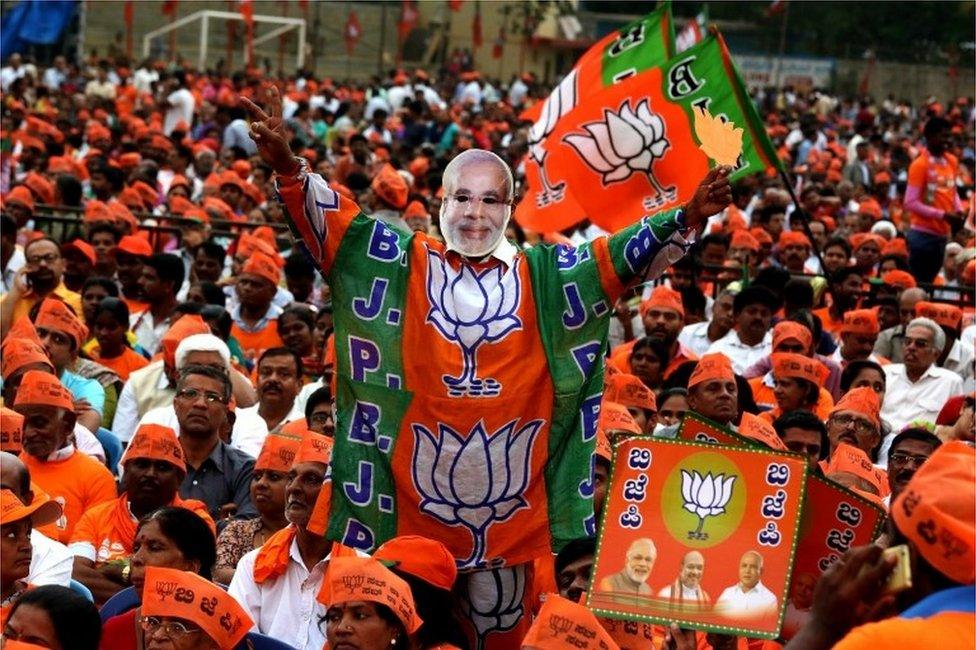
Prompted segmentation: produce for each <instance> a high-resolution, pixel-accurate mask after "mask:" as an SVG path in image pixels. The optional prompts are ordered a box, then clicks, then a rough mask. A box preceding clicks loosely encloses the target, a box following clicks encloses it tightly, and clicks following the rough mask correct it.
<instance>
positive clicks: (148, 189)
mask: <svg viewBox="0 0 976 650" xmlns="http://www.w3.org/2000/svg"><path fill="white" fill-rule="evenodd" d="M132 189H134V190H135V191H136V192H139V196H141V197H142V201H143V203H145V204H146V205H148V206H153V205H156V201H158V200H159V192H157V191H156V188H155V187H153V186H152V185H150V184H149V183H147V182H145V181H136V182H135V183H133V184H132Z"/></svg>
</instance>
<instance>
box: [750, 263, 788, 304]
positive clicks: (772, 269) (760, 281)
mask: <svg viewBox="0 0 976 650" xmlns="http://www.w3.org/2000/svg"><path fill="white" fill-rule="evenodd" d="M792 277H793V276H791V275H790V272H789V271H787V270H786V269H784V268H780V267H778V266H767V267H766V268H764V269H760V271H759V273H757V274H756V278H755V279H754V280H753V281H752V286H755V287H765V288H767V289H769V290H770V291H771V292H772V293H773V295H775V296H776V297H777V298H782V296H783V292H784V291H785V290H786V285H787V284H788V283H789V281H790V280H791V279H792ZM740 293H741V292H740ZM777 309H778V307H777ZM774 311H775V310H774Z"/></svg>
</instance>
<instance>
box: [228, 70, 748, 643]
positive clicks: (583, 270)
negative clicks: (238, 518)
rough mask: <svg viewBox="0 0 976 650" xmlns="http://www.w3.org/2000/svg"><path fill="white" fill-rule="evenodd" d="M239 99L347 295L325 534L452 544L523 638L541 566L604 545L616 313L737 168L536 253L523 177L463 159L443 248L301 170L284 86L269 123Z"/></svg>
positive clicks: (665, 262)
mask: <svg viewBox="0 0 976 650" xmlns="http://www.w3.org/2000/svg"><path fill="white" fill-rule="evenodd" d="M241 102H242V103H243V104H244V105H245V106H246V107H247V108H248V110H249V111H250V113H251V116H252V118H253V120H254V121H253V123H252V124H251V134H252V138H254V141H255V142H256V143H257V145H258V149H259V152H260V154H261V156H262V157H263V158H264V160H265V161H266V162H268V163H269V164H270V165H271V166H272V167H273V168H274V169H275V172H276V174H277V179H276V180H277V186H278V191H279V194H280V198H281V200H282V201H283V203H284V205H285V208H286V213H287V216H288V218H289V220H290V223H291V225H292V227H293V230H294V232H295V233H296V235H298V236H299V237H300V239H301V240H302V243H303V245H304V248H305V249H306V252H307V253H308V254H310V256H311V257H312V259H314V260H315V261H316V263H317V264H318V265H319V267H320V269H321V271H322V273H323V275H324V277H325V279H326V281H327V282H328V284H329V286H330V287H331V288H332V300H333V316H334V323H335V346H336V359H337V368H336V374H337V391H336V412H337V425H336V437H335V443H336V449H335V457H334V461H333V476H334V480H335V483H334V484H335V485H336V489H335V491H334V493H333V499H332V505H331V512H330V517H329V531H328V536H329V537H330V538H331V539H335V540H337V541H340V542H341V543H342V544H344V545H346V546H351V547H354V548H358V549H362V550H367V551H368V550H372V549H375V548H376V547H377V546H378V545H379V544H381V543H382V542H384V541H385V540H387V539H390V538H391V537H394V536H396V535H410V534H419V535H424V536H428V537H433V538H435V539H438V540H440V541H442V542H443V543H444V544H445V546H447V547H448V549H449V550H450V551H451V553H452V554H453V555H454V557H455V559H456V560H457V563H458V567H459V569H460V570H461V571H462V577H461V580H462V587H461V588H462V591H463V592H464V598H465V599H466V607H467V613H468V614H469V619H470V620H471V622H472V624H473V627H474V628H475V632H476V635H477V637H478V638H479V640H480V641H484V640H487V641H488V644H489V647H493V645H494V644H495V643H498V644H499V645H500V646H501V645H505V644H507V643H510V642H514V641H515V640H516V639H518V640H520V639H521V638H522V636H524V634H525V631H526V627H527V621H524V622H525V623H526V626H525V627H523V626H522V625H521V624H519V623H517V621H519V620H520V619H522V618H523V616H524V614H525V612H526V609H525V602H527V601H526V600H525V599H523V598H522V596H523V595H524V594H527V592H528V590H526V589H525V584H526V583H527V582H529V583H530V582H531V576H528V575H527V573H528V572H530V571H531V570H530V569H528V567H530V566H531V562H532V560H533V559H534V558H536V557H540V556H543V555H545V554H547V553H550V552H551V549H553V548H554V549H559V548H561V547H562V546H563V545H564V544H565V543H567V542H568V541H569V540H571V539H575V538H578V537H583V536H587V535H592V534H593V533H594V531H595V523H596V522H595V518H594V516H593V503H592V496H593V486H594V483H593V478H592V463H591V457H592V455H593V452H594V444H595V435H596V423H597V417H598V412H599V405H600V394H601V392H602V391H601V389H602V383H603V357H604V354H605V351H606V346H607V328H608V325H609V321H610V318H611V317H612V311H613V305H614V304H615V302H616V300H617V298H618V297H619V296H620V295H621V294H622V292H623V291H624V290H625V289H626V288H627V287H629V286H631V285H633V284H634V283H637V282H642V281H646V280H648V279H650V278H654V277H657V276H659V275H660V274H661V273H662V272H663V271H664V270H665V269H666V268H667V267H668V266H669V265H670V264H671V263H673V262H674V261H676V260H677V259H680V257H681V256H682V255H683V254H684V252H685V250H686V248H687V246H688V242H689V240H690V239H691V238H693V234H694V233H695V231H696V230H699V229H700V228H701V227H702V225H703V224H704V223H705V220H706V219H707V218H708V216H710V215H712V214H715V213H717V212H719V211H720V210H722V209H723V208H724V207H725V206H726V205H728V203H729V202H730V201H731V190H730V188H729V183H728V173H729V171H730V170H729V169H726V168H720V169H714V170H712V171H711V172H709V174H708V175H707V176H706V177H705V178H704V179H703V180H702V182H701V185H700V186H699V187H698V189H697V190H696V193H695V195H694V197H693V198H692V199H691V200H690V201H689V202H688V203H687V204H686V205H685V206H683V207H680V208H676V209H673V210H669V211H666V212H662V213H660V214H658V215H655V216H647V217H644V218H643V219H640V220H639V221H638V222H637V223H635V224H634V225H632V226H630V227H628V228H626V229H624V230H623V231H621V232H619V233H617V234H616V235H614V236H612V237H608V238H601V239H597V240H595V241H593V242H590V243H586V244H584V245H582V246H580V247H579V248H575V249H573V248H569V247H566V246H537V247H533V248H532V249H530V250H527V251H520V250H518V249H516V248H515V247H514V246H513V245H512V244H511V243H509V242H508V241H507V240H505V239H504V233H505V227H506V224H507V223H508V220H509V218H510V216H511V212H512V203H513V199H514V182H513V178H512V173H511V170H510V169H509V167H508V165H507V164H506V163H505V162H504V161H503V160H502V159H501V158H499V157H498V156H496V155H495V154H493V153H491V152H489V151H483V150H476V149H473V150H469V151H465V152H463V153H462V154H460V155H458V156H457V157H456V158H454V159H453V160H452V161H451V162H450V163H449V164H448V165H447V167H446V169H445V170H444V174H443V185H444V187H443V189H444V195H445V196H444V202H443V205H442V207H441V210H440V229H441V232H442V233H443V235H444V239H445V244H441V243H440V242H437V241H434V240H432V239H430V238H429V237H427V236H426V235H425V234H423V233H411V234H405V233H399V232H396V231H394V230H393V229H391V228H390V227H388V226H386V225H385V224H384V223H382V222H380V221H378V220H375V219H371V218H370V217H368V216H367V215H365V214H363V213H362V211H361V210H360V208H359V207H358V206H357V205H355V204H354V203H353V202H352V201H350V200H348V199H347V198H346V197H342V196H340V195H339V194H338V193H337V192H335V191H334V190H332V189H331V188H330V187H329V185H328V183H327V182H326V181H325V180H324V179H323V178H322V177H321V176H319V175H317V174H314V173H312V172H311V171H310V169H309V167H308V165H307V163H306V162H305V161H303V160H301V159H297V158H295V157H293V155H292V153H291V151H290V149H289V148H288V145H287V141H286V139H285V136H284V131H283V128H282V121H281V101H280V98H279V96H278V93H277V90H276V89H272V90H271V96H270V98H269V100H268V102H267V112H265V110H262V109H261V108H259V107H258V106H256V105H255V104H253V103H251V102H250V101H249V100H247V99H242V100H241ZM611 198H612V197H611V195H609V194H608V200H610V199H611ZM639 216H640V215H635V217H639ZM526 598H527V597H526ZM473 634H474V633H473Z"/></svg>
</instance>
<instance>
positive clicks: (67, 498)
mask: <svg viewBox="0 0 976 650" xmlns="http://www.w3.org/2000/svg"><path fill="white" fill-rule="evenodd" d="M20 459H21V460H22V461H24V465H26V466H27V469H28V470H29V471H30V475H31V480H32V481H34V482H35V483H37V484H38V485H39V486H40V487H41V489H42V490H44V491H45V492H47V494H48V496H50V497H51V498H52V499H54V500H55V501H57V502H59V503H60V504H61V505H62V507H63V508H64V514H63V515H61V518H60V519H59V520H58V521H57V522H56V528H57V540H58V541H59V542H61V543H62V544H67V543H68V542H69V541H70V540H71V533H72V532H73V531H74V528H75V526H76V525H77V524H78V522H79V521H80V520H81V516H82V515H83V514H84V513H85V512H87V511H88V510H90V509H91V508H93V507H94V506H97V505H98V504H99V503H105V502H106V501H112V500H114V499H115V497H116V496H117V495H118V492H117V491H116V489H115V479H113V478H112V473H111V472H109V471H108V468H107V467H105V465H103V464H101V463H100V462H98V461H97V460H96V459H94V458H92V457H91V456H87V455H85V454H83V453H81V452H80V451H77V450H75V452H74V453H72V454H71V456H69V457H68V458H66V459H65V460H54V461H40V460H38V459H36V458H34V457H33V456H31V455H30V454H27V453H24V454H21V456H20Z"/></svg>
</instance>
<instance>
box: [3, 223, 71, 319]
mask: <svg viewBox="0 0 976 650" xmlns="http://www.w3.org/2000/svg"><path fill="white" fill-rule="evenodd" d="M24 259H25V260H26V263H25V264H24V266H23V267H21V269H20V270H19V271H18V272H17V274H16V276H14V280H13V282H12V286H11V288H10V291H9V292H8V293H7V295H5V296H4V297H3V300H0V333H2V334H3V335H4V336H6V334H7V332H8V331H10V327H11V326H12V325H13V324H14V323H16V322H17V321H19V320H20V319H22V318H27V315H28V314H29V313H30V310H31V307H33V306H34V305H35V304H37V303H38V302H40V301H42V300H44V298H46V297H47V296H49V295H52V294H53V295H56V296H58V297H59V298H61V299H62V300H63V301H64V302H66V303H67V304H68V305H69V306H70V307H71V309H72V310H73V311H74V312H75V313H76V314H80V313H82V306H81V296H80V295H78V294H77V293H75V292H74V291H71V290H70V289H68V288H67V287H66V286H65V285H64V266H65V265H64V257H63V256H62V255H61V246H60V245H59V244H58V243H57V242H55V241H54V240H53V239H51V238H49V237H41V238H39V239H34V240H32V241H30V242H28V243H27V245H26V246H24Z"/></svg>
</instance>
